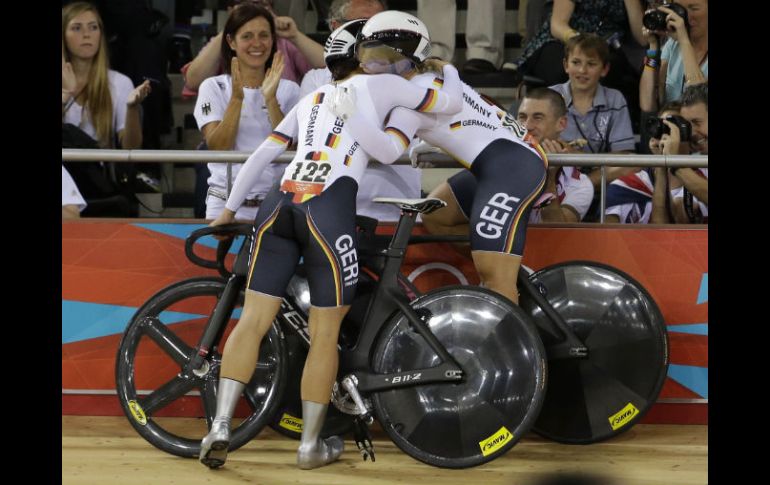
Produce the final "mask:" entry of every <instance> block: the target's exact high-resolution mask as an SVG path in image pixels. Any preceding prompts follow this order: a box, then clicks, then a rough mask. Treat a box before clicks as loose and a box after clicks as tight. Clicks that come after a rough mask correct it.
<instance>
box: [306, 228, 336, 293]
mask: <svg viewBox="0 0 770 485" xmlns="http://www.w3.org/2000/svg"><path fill="white" fill-rule="evenodd" d="M307 227H308V228H310V232H311V234H313V238H314V239H315V240H316V242H317V243H318V245H319V246H320V247H321V250H322V251H323V252H324V254H325V255H326V258H327V259H328V260H329V265H330V266H331V268H332V274H333V275H334V276H333V278H334V294H335V295H336V301H337V306H340V305H342V280H341V279H340V268H339V264H338V263H337V258H336V257H335V255H334V252H333V251H332V250H331V248H330V247H329V245H328V244H326V241H324V238H323V237H322V236H321V233H320V231H319V230H318V229H317V228H316V227H315V224H314V223H313V218H312V217H310V214H308V215H307Z"/></svg>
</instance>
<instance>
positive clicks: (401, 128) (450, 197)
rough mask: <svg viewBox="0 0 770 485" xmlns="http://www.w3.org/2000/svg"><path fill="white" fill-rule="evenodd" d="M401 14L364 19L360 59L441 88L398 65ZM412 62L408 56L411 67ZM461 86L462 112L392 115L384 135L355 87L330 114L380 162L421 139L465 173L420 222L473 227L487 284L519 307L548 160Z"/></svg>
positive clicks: (474, 249) (502, 115) (440, 190)
mask: <svg viewBox="0 0 770 485" xmlns="http://www.w3.org/2000/svg"><path fill="white" fill-rule="evenodd" d="M402 15H404V14H403V13H401V12H395V11H386V12H381V13H378V14H377V15H375V16H373V17H371V18H370V19H369V20H368V21H367V23H366V24H365V25H364V27H363V29H362V30H361V33H360V34H359V39H358V42H357V45H356V52H357V55H358V58H359V60H361V62H362V65H367V64H366V63H368V64H371V65H382V66H387V65H390V66H391V67H390V70H391V72H397V73H399V74H401V75H402V76H404V77H405V78H406V79H409V80H410V81H411V82H412V83H414V84H417V85H419V86H424V87H430V86H434V87H435V86H440V85H441V83H442V82H446V78H445V79H444V80H443V81H442V80H441V79H440V78H437V77H436V75H435V74H431V73H427V72H423V73H420V72H419V71H418V70H417V69H414V68H412V69H404V68H403V67H400V66H401V65H402V64H403V63H404V60H403V59H401V60H399V59H398V54H399V53H403V52H402V51H401V50H400V49H401V46H402V44H403V42H402V40H401V39H400V37H399V35H398V32H397V31H393V30H391V29H389V26H390V25H392V24H393V23H394V22H395V21H397V19H398V18H399V17H401V16H402ZM394 18H395V19H396V20H394ZM378 56H379V57H378ZM411 60H412V59H410V58H409V57H408V56H407V61H406V62H409V61H411ZM388 63H390V64H388ZM381 69H382V70H383V71H384V70H386V69H387V68H385V67H383V68H381ZM445 69H446V68H445ZM462 86H463V92H462V99H463V108H462V111H460V112H459V113H443V114H442V113H436V114H425V113H418V112H416V111H414V110H410V109H405V108H401V107H400V108H396V109H394V110H393V111H392V112H391V115H390V117H389V119H388V122H387V126H386V128H385V130H384V131H382V130H381V129H380V126H379V125H377V124H376V123H372V122H371V121H370V120H369V118H368V117H366V112H365V111H364V110H363V109H362V108H361V102H360V99H359V98H360V96H359V92H358V91H357V90H356V86H353V87H352V88H350V87H347V88H345V87H340V88H338V89H337V91H335V93H334V99H333V105H332V109H333V110H334V112H335V113H336V114H337V115H339V116H340V117H341V118H343V119H345V120H346V121H347V125H346V126H347V127H348V129H349V131H350V134H351V135H352V136H353V138H354V139H355V140H356V142H358V143H359V144H360V145H361V147H362V148H363V149H364V150H366V151H367V152H368V153H369V154H371V155H372V157H374V158H376V159H377V160H379V161H380V162H382V163H392V162H393V161H394V160H395V159H396V158H398V157H399V156H400V155H401V154H402V153H403V152H404V150H405V149H406V148H407V147H408V146H409V142H410V140H411V139H412V137H413V136H414V135H415V134H416V135H417V136H419V137H420V138H421V139H422V140H425V141H426V142H428V143H430V144H431V145H434V146H436V147H439V148H441V149H442V150H444V151H445V152H446V153H448V154H450V155H451V156H452V157H454V158H455V159H456V160H457V161H459V162H460V163H461V164H462V165H463V166H464V167H465V168H467V169H468V171H467V172H466V171H463V172H460V173H458V174H456V175H455V176H453V177H451V178H450V179H449V180H447V181H446V182H444V183H442V184H441V185H439V186H438V187H437V188H436V189H435V190H434V191H433V192H431V194H430V197H436V198H439V199H442V200H444V201H445V202H447V204H448V205H447V207H444V208H442V209H439V210H437V211H435V212H433V213H431V214H423V223H424V225H425V227H426V228H427V229H428V230H429V231H430V232H431V233H438V234H441V233H444V231H442V227H446V226H450V227H452V228H454V227H456V226H458V225H460V224H469V232H470V241H471V254H472V257H473V262H474V264H475V266H476V269H477V271H478V273H479V277H480V279H481V282H482V285H483V286H485V287H487V288H489V289H491V290H493V291H496V292H497V293H500V294H501V295H503V296H505V297H507V298H508V299H510V300H511V301H512V302H514V303H517V304H518V291H517V289H516V277H517V275H518V271H519V266H520V264H521V256H522V254H523V251H524V239H525V235H526V228H527V220H528V219H529V212H530V210H531V207H532V204H533V203H534V201H535V200H536V199H537V197H538V196H539V194H540V192H541V191H542V190H543V186H544V184H545V180H546V168H547V166H548V162H547V159H546V156H545V153H544V152H543V150H542V149H541V148H540V146H539V145H538V144H537V142H536V141H535V140H534V139H533V138H532V137H531V136H529V135H527V133H526V129H524V128H523V127H521V126H520V125H519V124H518V122H517V121H516V120H515V119H514V118H513V117H512V116H510V115H509V114H508V113H507V112H506V111H505V110H504V109H502V108H500V107H498V106H497V105H495V104H493V103H491V102H489V101H488V100H487V99H485V98H484V97H483V96H481V95H480V94H479V93H477V92H476V91H474V90H473V89H472V88H471V87H469V86H468V85H466V84H464V83H463V84H462ZM455 230H456V229H455Z"/></svg>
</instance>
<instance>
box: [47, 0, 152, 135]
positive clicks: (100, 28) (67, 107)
mask: <svg viewBox="0 0 770 485" xmlns="http://www.w3.org/2000/svg"><path fill="white" fill-rule="evenodd" d="M149 93H150V81H145V82H143V83H142V84H140V85H139V86H137V87H136V88H134V85H133V84H132V83H131V80H130V79H129V78H128V77H126V76H124V75H123V74H120V73H119V72H117V71H113V70H112V69H110V68H109V63H108V54H107V38H106V36H105V35H104V24H103V23H102V20H101V18H100V17H99V12H97V11H96V8H95V7H94V6H93V5H91V4H89V3H87V2H74V3H70V4H69V5H67V6H65V7H63V8H62V93H61V104H62V122H63V123H70V124H72V125H75V126H77V127H79V128H80V129H81V130H83V131H84V132H85V133H86V134H88V135H89V136H91V137H92V138H94V139H95V140H96V141H97V143H98V144H99V146H100V147H102V148H115V147H116V143H115V142H116V138H117V145H119V146H120V147H121V148H124V149H134V148H140V147H141V146H142V125H141V122H140V113H139V111H140V104H141V102H142V101H143V100H144V98H146V97H147V95H148V94H149Z"/></svg>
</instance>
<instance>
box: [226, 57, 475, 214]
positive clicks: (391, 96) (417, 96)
mask: <svg viewBox="0 0 770 485" xmlns="http://www.w3.org/2000/svg"><path fill="white" fill-rule="evenodd" d="M444 76H445V81H444V83H443V88H442V89H440V90H439V89H437V86H432V87H429V88H427V89H426V88H424V87H421V86H418V85H417V84H414V83H411V82H409V81H407V80H405V79H403V78H402V77H400V76H395V75H392V74H379V75H356V76H353V77H351V78H349V79H347V80H345V81H343V82H340V83H338V85H339V86H353V87H354V89H355V92H356V93H357V95H358V99H357V107H358V113H360V116H359V118H363V119H366V120H367V122H368V123H370V124H373V125H375V126H377V127H378V129H379V127H380V126H382V125H383V122H384V120H385V117H386V116H387V115H388V113H389V112H390V111H391V110H392V109H393V108H394V107H396V106H405V107H407V108H410V109H416V110H418V111H422V112H431V113H435V112H447V113H456V112H458V111H460V109H461V102H460V100H461V99H462V98H460V93H461V90H462V86H461V81H460V77H459V75H458V73H457V70H456V69H455V68H454V67H452V66H446V67H445V68H444ZM334 90H335V86H334V85H331V84H327V85H324V86H321V87H320V88H318V89H317V90H315V91H314V92H312V93H310V94H308V95H307V96H305V97H304V98H302V99H301V100H300V101H299V103H298V104H297V105H296V106H295V107H294V108H293V109H292V110H291V111H290V112H289V113H288V114H287V115H286V117H285V118H284V119H283V121H281V123H280V124H279V125H278V126H277V127H276V129H275V130H274V131H273V133H272V134H271V135H270V136H269V137H268V138H267V139H266V140H265V141H264V142H263V143H262V144H261V145H260V146H259V148H257V150H256V151H254V153H252V154H251V156H250V157H249V158H248V160H246V163H245V164H244V166H243V168H242V169H241V172H240V173H238V177H237V178H236V180H235V183H234V185H233V189H232V192H231V193H230V197H229V198H228V200H227V204H226V207H227V208H228V209H230V210H231V211H236V210H237V209H238V207H240V205H241V204H242V203H243V201H244V199H245V198H246V195H247V193H248V190H249V187H251V186H252V184H253V183H254V181H255V180H257V179H258V178H259V174H260V173H261V172H262V170H263V169H264V167H265V166H266V165H267V164H268V163H270V162H271V161H272V160H274V159H275V158H276V157H278V156H279V155H280V154H281V153H283V152H284V151H285V150H286V149H287V148H288V146H289V145H291V141H292V139H295V140H296V142H297V153H296V155H295V157H294V159H293V160H292V162H291V163H290V164H289V166H288V167H286V170H285V171H284V174H283V177H282V178H281V190H282V191H285V192H294V193H295V194H297V195H296V196H295V198H294V201H295V202H297V203H299V202H304V201H305V200H308V199H310V198H312V197H313V196H315V195H319V194H320V193H321V192H323V190H325V189H326V188H327V187H330V186H331V184H332V183H333V182H334V181H335V180H337V179H338V178H340V177H345V176H347V177H351V178H353V179H354V180H355V181H356V183H358V182H359V181H360V179H361V175H362V174H363V172H364V170H365V169H366V165H367V162H368V160H369V156H368V155H367V154H366V153H364V151H363V150H361V149H360V145H359V143H358V142H357V141H356V138H355V137H354V136H352V135H351V133H350V131H349V130H350V125H351V121H348V122H343V120H342V119H340V118H338V117H337V116H336V115H335V114H334V113H333V112H332V111H331V110H330V109H329V99H330V98H331V96H332V94H333V93H334ZM394 160H395V159H394ZM391 161H392V160H391Z"/></svg>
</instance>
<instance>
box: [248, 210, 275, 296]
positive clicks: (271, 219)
mask: <svg viewBox="0 0 770 485" xmlns="http://www.w3.org/2000/svg"><path fill="white" fill-rule="evenodd" d="M280 208H281V204H278V205H277V206H276V207H275V209H273V213H272V214H270V217H268V218H267V220H266V221H265V222H263V223H262V225H261V226H259V229H257V230H256V236H255V237H254V251H253V252H252V255H251V267H250V268H249V277H248V279H247V280H246V288H248V287H249V283H251V274H252V273H253V272H254V263H256V262H257V256H259V247H260V245H261V244H262V235H264V234H265V231H267V230H268V229H270V226H272V225H273V223H274V222H275V219H276V218H277V217H278V210H279V209H280Z"/></svg>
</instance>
